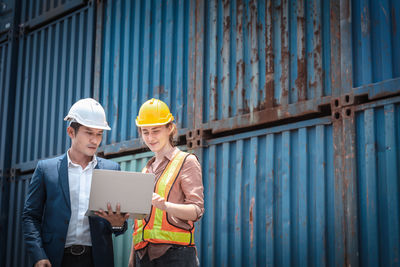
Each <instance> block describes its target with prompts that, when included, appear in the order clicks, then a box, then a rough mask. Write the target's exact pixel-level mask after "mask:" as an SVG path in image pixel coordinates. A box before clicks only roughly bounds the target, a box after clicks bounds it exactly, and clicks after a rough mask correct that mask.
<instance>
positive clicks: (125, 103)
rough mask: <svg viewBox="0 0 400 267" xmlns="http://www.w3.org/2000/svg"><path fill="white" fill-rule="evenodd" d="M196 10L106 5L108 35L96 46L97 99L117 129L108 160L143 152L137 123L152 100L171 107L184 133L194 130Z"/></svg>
mask: <svg viewBox="0 0 400 267" xmlns="http://www.w3.org/2000/svg"><path fill="white" fill-rule="evenodd" d="M190 8H191V7H190V2H189V1H183V0H176V1H161V0H152V1H105V2H104V7H103V8H102V9H101V7H100V10H99V11H98V20H99V19H101V18H102V20H101V21H100V22H98V23H100V24H102V26H101V27H102V30H101V32H98V33H99V34H101V39H99V38H100V37H99V36H97V38H98V39H97V40H98V42H97V44H96V46H97V48H98V49H101V50H100V51H101V53H100V54H99V55H98V57H97V58H96V72H95V79H96V80H95V89H94V90H95V91H94V94H95V97H96V98H98V99H100V102H101V103H102V104H103V106H104V107H105V109H106V113H107V118H108V121H109V123H110V126H111V128H112V129H113V130H112V131H111V132H107V133H106V137H105V139H104V141H105V142H104V145H108V146H107V147H105V148H104V150H105V151H104V152H105V153H106V154H107V153H118V152H121V151H124V150H126V149H129V148H130V149H132V148H135V146H136V147H140V146H141V144H140V143H138V142H134V139H137V138H138V133H137V128H136V125H135V119H136V116H137V113H138V111H139V108H140V106H141V104H142V103H144V102H145V101H146V100H148V99H149V98H152V97H155V98H159V99H161V100H163V101H165V102H166V103H167V104H168V106H169V107H170V109H171V112H172V113H173V114H174V116H175V120H176V122H177V124H178V128H179V129H180V133H182V134H184V133H185V128H187V127H191V125H190V124H191V123H192V122H191V120H190V118H189V117H188V116H189V115H188V95H187V94H188V92H187V91H188V60H189V58H188V43H189V40H188V33H189V27H190V24H189V9H190ZM99 42H100V45H99ZM190 101H191V100H190ZM124 141H128V142H124ZM136 141H137V140H136Z"/></svg>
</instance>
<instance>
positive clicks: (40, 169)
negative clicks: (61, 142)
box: [22, 154, 126, 267]
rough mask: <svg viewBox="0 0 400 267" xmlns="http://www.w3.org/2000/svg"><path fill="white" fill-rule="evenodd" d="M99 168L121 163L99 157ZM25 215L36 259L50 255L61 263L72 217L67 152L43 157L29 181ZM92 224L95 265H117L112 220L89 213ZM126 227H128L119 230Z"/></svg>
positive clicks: (27, 239)
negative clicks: (110, 221) (91, 215)
mask: <svg viewBox="0 0 400 267" xmlns="http://www.w3.org/2000/svg"><path fill="white" fill-rule="evenodd" d="M95 168H96V169H109V170H120V167H119V165H118V164H117V163H115V162H113V161H110V160H106V159H102V158H99V157H97V165H96V167H95ZM22 218H23V231H24V239H25V244H26V247H27V250H28V254H29V256H30V258H31V260H32V262H33V263H36V262H37V261H39V260H41V259H49V260H50V262H51V264H52V266H56V267H57V266H61V262H62V258H63V255H64V245H65V240H66V237H67V231H68V224H69V221H70V218H71V202H70V195H69V183H68V159H67V154H64V155H62V156H59V157H56V158H52V159H47V160H42V161H39V163H38V165H37V167H36V169H35V172H34V174H33V176H32V180H31V182H30V184H29V190H28V196H27V199H26V202H25V206H24V211H23V215H22ZM89 225H90V236H91V238H92V254H93V262H94V266H95V267H101V266H105V267H109V266H114V255H113V245H112V238H111V236H112V233H113V231H112V227H111V225H110V223H109V222H108V221H107V220H105V219H103V218H100V217H89ZM125 225H126V222H125ZM125 230H126V227H124V230H123V231H120V232H115V234H116V235H118V234H122V233H123V232H124V231H125Z"/></svg>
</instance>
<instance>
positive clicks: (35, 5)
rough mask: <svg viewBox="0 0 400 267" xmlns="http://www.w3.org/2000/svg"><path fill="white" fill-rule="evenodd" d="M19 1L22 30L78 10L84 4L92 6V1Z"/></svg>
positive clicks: (39, 25) (38, 25)
mask: <svg viewBox="0 0 400 267" xmlns="http://www.w3.org/2000/svg"><path fill="white" fill-rule="evenodd" d="M20 1H21V26H22V27H24V28H28V29H29V28H37V27H41V26H43V25H45V24H48V23H49V21H52V20H54V19H56V18H58V17H61V16H63V15H65V14H67V13H71V12H72V11H74V10H76V9H79V8H80V7H82V6H84V5H85V4H86V3H89V5H92V2H93V1H92V0H47V1H41V0H37V1H32V0H20Z"/></svg>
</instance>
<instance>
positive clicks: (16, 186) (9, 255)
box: [4, 175, 32, 267]
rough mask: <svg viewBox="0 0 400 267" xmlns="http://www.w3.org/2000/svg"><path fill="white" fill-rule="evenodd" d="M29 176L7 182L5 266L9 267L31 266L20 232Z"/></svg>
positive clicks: (14, 178)
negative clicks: (8, 201) (8, 196)
mask: <svg viewBox="0 0 400 267" xmlns="http://www.w3.org/2000/svg"><path fill="white" fill-rule="evenodd" d="M30 178H31V175H26V176H19V177H13V178H11V179H10V181H9V182H8V185H7V186H9V187H10V189H9V190H10V204H9V209H8V210H9V213H8V222H7V236H6V237H5V238H7V247H6V254H5V256H6V257H5V265H4V266H9V267H13V266H15V267H21V266H32V264H31V263H30V262H29V259H28V254H27V252H26V250H25V243H24V239H23V232H22V218H21V217H22V210H23V208H24V203H25V196H26V194H27V192H28V185H29V182H30Z"/></svg>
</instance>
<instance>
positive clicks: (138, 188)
mask: <svg viewBox="0 0 400 267" xmlns="http://www.w3.org/2000/svg"><path fill="white" fill-rule="evenodd" d="M154 179H155V176H154V174H151V173H140V172H127V171H114V170H102V169H94V170H93V175H92V186H91V188H90V198H89V209H88V211H87V212H86V215H87V216H93V215H95V214H94V212H95V211H98V210H100V209H102V210H104V211H107V203H108V202H109V203H111V208H112V210H113V211H114V212H115V207H116V205H117V203H120V204H121V212H122V213H124V212H128V213H130V214H131V218H143V217H145V216H146V215H147V214H149V213H150V209H151V200H152V196H153V189H154Z"/></svg>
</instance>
